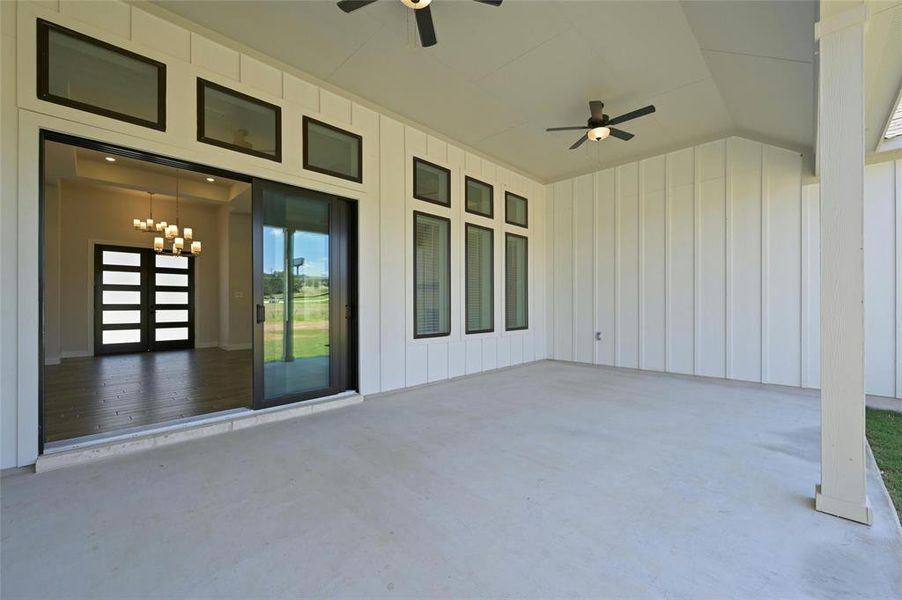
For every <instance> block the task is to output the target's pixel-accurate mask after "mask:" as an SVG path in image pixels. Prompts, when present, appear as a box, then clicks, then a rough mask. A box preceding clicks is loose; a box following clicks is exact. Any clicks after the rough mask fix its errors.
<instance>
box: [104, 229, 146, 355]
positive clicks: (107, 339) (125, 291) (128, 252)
mask: <svg viewBox="0 0 902 600" xmlns="http://www.w3.org/2000/svg"><path fill="white" fill-rule="evenodd" d="M146 258H147V257H146V255H145V254H144V253H143V252H142V251H141V250H140V249H131V248H120V247H117V246H101V245H99V244H98V245H97V246H95V247H94V354H97V355H100V354H118V353H122V352H140V351H142V350H144V349H145V347H146V345H147V317H146V309H145V306H146V304H147V293H148V285H147V276H146V272H147V265H146Z"/></svg>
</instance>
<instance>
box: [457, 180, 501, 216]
mask: <svg viewBox="0 0 902 600" xmlns="http://www.w3.org/2000/svg"><path fill="white" fill-rule="evenodd" d="M464 188H465V192H464V195H465V197H466V199H465V204H466V210H467V212H468V213H473V214H474V215H480V216H482V217H488V218H490V219H491V218H492V217H494V216H495V207H494V198H493V195H494V193H493V192H494V191H493V189H492V186H491V185H489V184H487V183H485V182H484V181H479V180H478V179H474V178H472V177H467V178H465V180H464Z"/></svg>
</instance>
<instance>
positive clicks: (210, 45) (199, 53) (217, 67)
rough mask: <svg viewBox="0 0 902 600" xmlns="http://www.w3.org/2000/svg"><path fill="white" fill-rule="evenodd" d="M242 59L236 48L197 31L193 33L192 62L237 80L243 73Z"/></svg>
mask: <svg viewBox="0 0 902 600" xmlns="http://www.w3.org/2000/svg"><path fill="white" fill-rule="evenodd" d="M240 61H241V59H240V55H239V54H238V52H236V51H235V50H232V49H231V48H227V47H226V46H223V45H222V44H217V43H216V42H214V41H213V40H210V39H207V38H205V37H203V36H200V35H197V34H196V33H192V34H191V62H192V63H193V64H195V65H197V66H198V67H201V68H203V69H207V70H209V71H212V72H214V73H217V74H219V75H223V76H225V77H230V78H232V79H234V80H236V81H237V80H238V77H239V76H240V74H241V66H240Z"/></svg>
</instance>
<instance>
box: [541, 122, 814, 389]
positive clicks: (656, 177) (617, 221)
mask: <svg viewBox="0 0 902 600" xmlns="http://www.w3.org/2000/svg"><path fill="white" fill-rule="evenodd" d="M801 172H802V160H801V157H800V156H799V154H798V153H795V152H791V151H788V150H784V149H781V148H776V147H773V146H768V145H766V144H761V143H758V142H753V141H750V140H746V139H743V138H738V137H731V138H727V139H724V140H718V141H714V142H710V143H707V144H703V145H700V146H696V147H693V148H686V149H683V150H679V151H676V152H671V153H668V154H665V155H660V156H654V157H650V158H647V159H644V160H641V161H637V162H632V163H628V164H625V165H621V166H618V167H615V168H612V169H607V170H603V171H599V172H596V173H593V174H589V175H584V176H582V177H577V178H573V179H568V180H564V181H560V182H557V183H554V184H551V185H549V186H548V187H547V192H546V202H547V207H546V210H547V211H548V215H549V216H548V219H547V223H548V224H549V232H548V239H549V240H551V239H554V243H553V244H549V245H548V246H547V248H548V249H549V261H550V264H552V265H553V268H552V269H550V270H549V273H548V290H549V294H550V297H549V308H550V311H549V313H548V319H549V322H550V323H553V328H552V329H553V332H554V333H553V336H554V343H553V344H551V345H549V349H548V352H549V355H550V356H551V357H553V358H559V359H563V360H571V359H572V360H575V361H578V362H586V363H597V364H603V365H612V366H621V367H631V368H639V369H646V370H653V371H666V372H673V373H685V374H694V375H705V376H713V377H726V378H731V379H738V380H744V381H760V382H765V383H779V384H784V385H796V386H798V385H801V383H802V322H801V320H802V319H801V307H802V281H801V278H802V256H801V252H802V193H801V192H802V190H801ZM586 223H592V226H591V227H589V226H587V225H586ZM552 227H553V231H552ZM552 248H553V251H554V252H553V254H551V250H552ZM587 306H589V307H594V310H585V309H584V307H587ZM596 333H598V334H600V336H599V337H600V339H596Z"/></svg>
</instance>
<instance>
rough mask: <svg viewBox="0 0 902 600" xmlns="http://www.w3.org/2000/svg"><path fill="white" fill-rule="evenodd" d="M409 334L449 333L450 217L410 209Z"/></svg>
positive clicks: (416, 335)
mask: <svg viewBox="0 0 902 600" xmlns="http://www.w3.org/2000/svg"><path fill="white" fill-rule="evenodd" d="M413 296H414V297H413V336H414V338H431V337H442V336H446V335H450V334H451V220H450V219H447V218H445V217H440V216H438V215H433V214H429V213H423V212H419V211H414V213H413Z"/></svg>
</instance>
